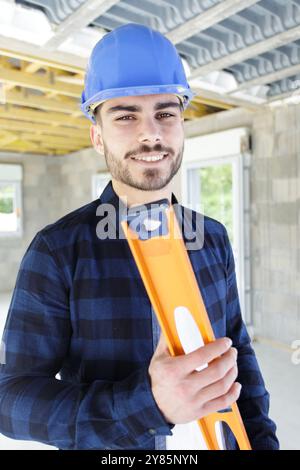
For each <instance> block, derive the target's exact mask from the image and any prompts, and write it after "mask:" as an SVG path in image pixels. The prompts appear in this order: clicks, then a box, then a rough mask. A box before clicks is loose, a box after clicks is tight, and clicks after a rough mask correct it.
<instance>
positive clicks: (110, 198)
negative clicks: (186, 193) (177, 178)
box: [100, 180, 178, 211]
mask: <svg viewBox="0 0 300 470" xmlns="http://www.w3.org/2000/svg"><path fill="white" fill-rule="evenodd" d="M100 202H101V203H102V204H103V203H105V204H112V205H113V206H114V207H115V209H116V211H118V210H119V207H123V208H124V207H126V206H125V204H124V203H123V202H122V200H121V199H120V198H119V196H118V195H117V193H116V192H115V190H114V188H113V185H112V181H111V180H110V182H109V183H108V184H107V185H106V186H105V188H104V190H103V192H102V194H101V195H100ZM153 202H155V201H153ZM171 203H172V204H178V201H177V198H176V196H175V194H174V193H172V197H171Z"/></svg>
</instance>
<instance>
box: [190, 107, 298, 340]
mask: <svg viewBox="0 0 300 470" xmlns="http://www.w3.org/2000/svg"><path fill="white" fill-rule="evenodd" d="M243 126H245V127H249V128H250V129H251V134H252V142H253V151H252V163H251V187H250V199H251V253H252V262H251V279H252V316H253V323H254V334H255V335H256V336H260V337H263V338H266V339H270V340H272V341H275V342H278V343H284V344H285V345H289V346H290V345H291V343H292V341H294V340H296V339H300V229H299V223H300V105H294V106H289V107H280V108H277V109H273V110H271V109H268V108H266V109H264V108H263V109H261V110H259V111H258V112H252V111H243V110H238V109H236V110H232V111H229V112H226V113H225V112H221V113H218V114H215V115H210V116H207V117H204V118H202V119H200V120H198V122H197V121H194V122H189V123H186V135H187V137H189V136H190V137H193V136H196V135H205V134H209V133H213V132H218V131H224V130H226V129H232V128H235V127H243Z"/></svg>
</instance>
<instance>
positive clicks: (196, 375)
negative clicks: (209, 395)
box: [189, 348, 237, 391]
mask: <svg viewBox="0 0 300 470" xmlns="http://www.w3.org/2000/svg"><path fill="white" fill-rule="evenodd" d="M236 359H237V350H236V349H235V348H230V349H229V350H228V351H227V352H226V353H225V354H223V355H222V356H221V357H218V358H217V359H214V360H213V361H212V362H210V364H209V365H208V367H207V368H206V369H204V370H201V371H200V372H198V371H193V372H192V373H191V374H190V377H189V380H190V381H191V387H195V390H197V391H200V390H201V389H203V388H205V387H207V386H208V385H211V384H213V383H215V382H218V381H219V380H221V379H223V378H224V377H225V376H226V374H227V373H228V372H229V371H230V369H232V368H233V367H237V362H236Z"/></svg>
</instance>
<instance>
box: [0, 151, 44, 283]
mask: <svg viewBox="0 0 300 470" xmlns="http://www.w3.org/2000/svg"><path fill="white" fill-rule="evenodd" d="M0 162H1V163H19V164H22V166H23V185H22V191H23V202H22V203H23V237H22V238H1V239H0V292H6V291H10V290H11V289H12V287H13V286H14V283H15V279H16V275H17V272H18V269H19V265H20V260H21V257H22V256H23V254H24V252H25V250H26V248H27V246H28V244H29V243H30V241H31V239H32V237H33V235H34V234H35V233H36V232H37V231H38V230H39V229H40V228H41V227H42V226H43V225H45V224H46V223H47V220H48V211H49V209H48V207H47V206H48V201H47V198H46V193H47V181H48V174H47V157H45V156H43V155H26V156H22V155H18V154H11V153H10V154H5V153H1V154H0Z"/></svg>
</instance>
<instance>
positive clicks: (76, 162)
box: [0, 149, 105, 292]
mask: <svg viewBox="0 0 300 470" xmlns="http://www.w3.org/2000/svg"><path fill="white" fill-rule="evenodd" d="M0 162H1V163H19V164H21V165H22V166H23V184H22V191H23V237H22V238H16V239H14V238H5V239H0V292H11V291H12V289H13V287H14V285H15V280H16V276H17V273H18V269H19V266H20V261H21V259H22V257H23V255H24V253H25V251H26V249H27V247H28V245H29V244H30V242H31V240H32V238H33V237H34V236H35V234H36V233H37V232H38V231H39V230H40V229H42V228H43V227H45V226H46V225H48V224H50V223H53V222H55V221H56V220H57V219H59V218H60V217H62V216H63V215H65V214H67V213H68V212H71V211H72V210H74V209H76V208H78V207H80V206H82V205H84V204H87V203H88V202H89V201H91V178H92V174H94V173H96V172H97V171H99V170H101V169H103V168H105V162H104V158H103V157H101V156H99V155H98V154H96V152H94V151H93V150H92V149H88V150H85V151H82V152H77V153H74V154H72V155H68V156H60V157H54V156H45V155H29V154H26V155H22V154H12V153H8V154H6V153H4V152H3V153H0Z"/></svg>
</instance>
